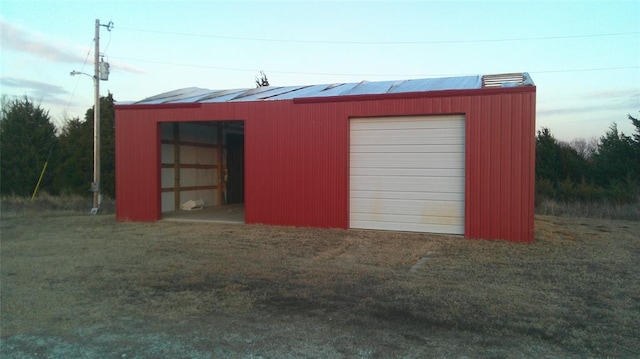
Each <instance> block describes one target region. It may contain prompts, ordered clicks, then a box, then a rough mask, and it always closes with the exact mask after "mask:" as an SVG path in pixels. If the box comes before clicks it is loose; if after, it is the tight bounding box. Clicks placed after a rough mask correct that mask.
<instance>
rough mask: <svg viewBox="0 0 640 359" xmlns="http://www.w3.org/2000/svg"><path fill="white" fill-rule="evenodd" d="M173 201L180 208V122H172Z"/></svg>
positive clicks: (176, 207)
mask: <svg viewBox="0 0 640 359" xmlns="http://www.w3.org/2000/svg"><path fill="white" fill-rule="evenodd" d="M173 201H174V206H175V209H176V210H178V209H180V124H179V123H178V122H174V123H173Z"/></svg>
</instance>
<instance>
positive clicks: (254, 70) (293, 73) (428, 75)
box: [111, 56, 640, 77]
mask: <svg viewBox="0 0 640 359" xmlns="http://www.w3.org/2000/svg"><path fill="white" fill-rule="evenodd" d="M111 58H114V59H119V60H127V61H137V62H146V63H151V64H159V65H170V66H181V67H192V68H203V69H212V70H225V71H239V72H258V71H260V69H249V68H237V67H224V66H211V65H198V64H184V63H176V62H166V61H154V60H143V59H134V58H126V57H114V56H111ZM638 68H640V65H638V66H618V67H599V68H586V69H563V70H540V71H535V70H533V71H527V72H529V73H532V74H544V73H561V72H591V71H610V70H630V69H638ZM264 71H265V72H267V73H275V74H289V75H317V76H354V77H355V76H363V77H364V76H366V77H418V76H424V77H436V76H467V75H474V74H470V73H465V74H462V73H448V74H443V73H439V74H381V73H375V74H373V73H332V72H304V71H281V70H264Z"/></svg>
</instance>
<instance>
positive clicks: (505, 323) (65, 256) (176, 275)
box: [0, 212, 640, 358]
mask: <svg viewBox="0 0 640 359" xmlns="http://www.w3.org/2000/svg"><path fill="white" fill-rule="evenodd" d="M0 233H1V242H0V246H1V248H0V260H1V261H0V269H1V270H0V275H1V278H0V279H1V282H0V290H1V291H0V296H1V298H0V299H1V302H0V310H1V318H0V319H1V322H0V324H1V327H0V328H1V331H0V334H1V335H0V355H1V356H2V357H3V358H42V357H48V358H69V357H82V358H104V357H118V358H157V357H188V358H228V357H234V358H300V357H305V358H389V357H409V358H418V357H509V358H519V357H522V358H526V357H559V358H560V357H561V358H582V357H637V356H640V344H638V341H637V338H638V337H640V330H639V328H638V326H637V323H638V322H640V310H639V308H640V294H639V293H640V269H639V268H638V266H637V263H636V262H637V255H638V254H640V238H639V237H638V235H637V233H640V223H638V222H625V221H607V220H589V221H585V219H583V218H580V219H579V218H557V217H549V216H538V217H536V242H535V243H530V244H514V243H507V242H502V241H477V240H473V241H471V240H464V239H462V238H460V237H451V236H444V235H432V234H418V233H398V232H380V231H361V230H348V231H345V230H322V229H309V228H284V227H270V226H258V225H232V224H219V223H218V224H216V223H181V222H164V221H163V222H156V223H118V222H116V221H115V218H114V216H113V215H98V216H88V215H77V214H73V213H68V212H67V213H62V214H60V213H58V214H49V213H48V214H45V215H32V214H31V215H29V214H12V215H9V216H6V215H5V216H3V217H2V219H1V221H0ZM427 254H428V256H429V260H428V261H427V262H426V263H425V264H424V266H422V267H421V268H420V269H418V270H417V271H416V272H411V271H410V268H411V267H412V266H413V265H414V264H416V263H417V262H418V261H419V260H420V259H421V258H422V257H424V256H426V255H427Z"/></svg>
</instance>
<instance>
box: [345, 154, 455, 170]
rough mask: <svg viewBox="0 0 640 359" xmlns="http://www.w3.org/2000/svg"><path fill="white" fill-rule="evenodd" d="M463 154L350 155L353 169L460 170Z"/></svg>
mask: <svg viewBox="0 0 640 359" xmlns="http://www.w3.org/2000/svg"><path fill="white" fill-rule="evenodd" d="M461 155H462V156H464V153H449V152H448V153H398V154H396V153H376V154H367V153H358V152H356V153H352V154H351V163H352V167H354V168H362V167H369V168H425V163H426V162H428V164H429V166H431V167H430V168H460V164H459V163H458V158H459V157H460V156H461Z"/></svg>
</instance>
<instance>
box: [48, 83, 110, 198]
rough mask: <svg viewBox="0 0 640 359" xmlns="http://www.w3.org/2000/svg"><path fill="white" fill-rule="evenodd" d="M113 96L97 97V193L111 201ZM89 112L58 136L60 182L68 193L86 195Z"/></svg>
mask: <svg viewBox="0 0 640 359" xmlns="http://www.w3.org/2000/svg"><path fill="white" fill-rule="evenodd" d="M113 104H114V99H113V95H112V94H111V93H109V94H108V95H107V96H105V97H101V98H100V192H101V193H102V194H103V195H106V196H109V197H111V198H115V111H114V107H113ZM93 113H94V109H93V108H90V109H88V110H87V112H86V113H85V116H84V121H81V120H80V119H77V118H76V119H73V120H70V121H68V122H67V123H66V124H65V127H64V129H63V130H62V134H61V135H60V141H61V145H60V146H61V148H62V152H63V153H64V158H65V161H64V163H63V165H62V166H61V173H60V174H59V178H60V180H61V181H62V182H63V183H64V184H63V185H62V187H63V188H65V190H67V191H68V192H71V193H77V194H88V193H89V190H90V185H91V182H92V181H93V121H94V119H93Z"/></svg>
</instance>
